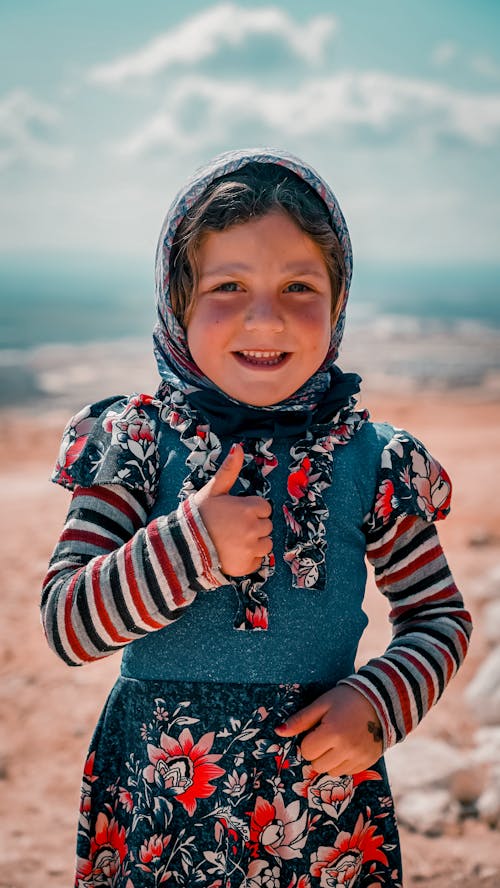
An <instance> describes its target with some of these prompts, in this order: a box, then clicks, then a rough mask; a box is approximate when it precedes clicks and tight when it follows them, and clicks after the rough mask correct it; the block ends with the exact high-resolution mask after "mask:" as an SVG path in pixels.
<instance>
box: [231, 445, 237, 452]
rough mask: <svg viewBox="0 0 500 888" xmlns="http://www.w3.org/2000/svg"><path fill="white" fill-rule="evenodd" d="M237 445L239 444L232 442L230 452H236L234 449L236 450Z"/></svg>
mask: <svg viewBox="0 0 500 888" xmlns="http://www.w3.org/2000/svg"><path fill="white" fill-rule="evenodd" d="M237 446H238V445H237V444H231V449H230V450H229V453H234V451H235V450H236V448H237Z"/></svg>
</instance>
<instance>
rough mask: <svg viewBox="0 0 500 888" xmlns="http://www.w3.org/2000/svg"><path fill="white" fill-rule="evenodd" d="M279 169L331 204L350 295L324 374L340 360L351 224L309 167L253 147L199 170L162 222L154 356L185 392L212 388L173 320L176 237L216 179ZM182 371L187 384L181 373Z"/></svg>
mask: <svg viewBox="0 0 500 888" xmlns="http://www.w3.org/2000/svg"><path fill="white" fill-rule="evenodd" d="M251 162H254V163H262V164H275V165H276V166H283V167H285V168H286V169H287V170H290V171H291V172H292V173H295V175H297V176H298V177H299V178H300V179H302V180H303V181H304V182H306V183H307V184H308V185H309V186H310V187H311V188H312V189H313V191H315V192H316V194H318V195H319V197H320V198H321V200H322V201H323V203H324V204H325V205H326V207H327V209H328V211H329V214H330V219H331V223H332V228H333V230H334V232H335V234H336V235H337V237H338V239H339V242H340V245H341V248H342V252H343V258H344V265H345V292H344V297H343V303H342V307H341V310H340V313H339V316H338V319H337V322H336V325H335V328H334V329H333V330H332V337H331V342H330V349H329V352H328V355H327V357H326V359H325V362H324V363H323V366H322V368H321V369H322V370H323V371H324V370H327V369H328V368H329V367H331V366H332V365H333V363H334V361H335V360H336V358H337V355H338V349H339V346H340V342H341V340H342V334H343V330H344V323H345V309H346V303H347V299H348V296H349V286H350V281H351V274H352V249H351V240H350V237H349V231H348V229H347V225H346V222H345V219H344V216H343V214H342V211H341V209H340V206H339V204H338V201H337V199H336V197H335V195H334V193H333V192H332V190H331V188H330V187H329V186H328V185H327V183H326V182H325V181H324V180H323V179H322V178H321V176H320V175H319V174H318V173H317V172H316V171H315V170H314V169H313V168H312V167H311V166H309V164H306V163H304V162H303V161H302V160H300V158H298V157H295V156H294V155H293V154H290V153H288V152H286V151H281V150H279V149H273V148H250V149H246V150H239V151H228V152H225V153H224V154H220V155H218V156H217V157H215V158H214V159H213V160H212V161H211V162H210V163H209V164H206V165H205V166H202V167H200V168H199V169H198V170H196V172H195V173H194V175H193V176H192V177H191V179H189V181H188V182H187V183H186V185H185V186H184V188H182V189H181V190H180V191H179V192H178V194H177V196H176V197H175V198H174V200H173V202H172V204H171V207H170V209H169V211H168V213H167V215H166V217H165V220H164V222H163V225H162V228H161V232H160V237H159V241H158V247H157V251H156V304H157V311H158V320H157V323H156V326H155V329H154V334H153V338H154V343H155V355H156V360H157V364H158V370H159V373H160V376H161V377H162V378H163V379H164V380H166V381H167V382H170V383H173V384H175V385H177V386H179V383H180V384H181V387H182V388H183V389H186V388H187V387H190V386H194V387H195V388H196V387H198V386H199V385H200V384H201V385H202V386H203V387H207V386H208V387H209V388H210V387H213V384H212V383H210V381H209V380H207V379H205V378H204V377H203V375H202V374H201V372H200V370H199V369H198V367H197V366H196V365H195V364H194V363H193V362H192V360H191V359H190V355H189V349H188V347H187V341H186V335H185V331H184V330H183V328H182V326H181V325H180V323H179V321H178V320H177V318H176V317H175V315H174V312H173V310H172V306H171V302H170V292H169V280H170V253H171V250H172V244H173V242H174V238H175V235H176V232H177V229H178V228H179V225H180V224H181V222H182V220H183V219H184V217H185V216H186V214H187V213H188V211H189V210H190V208H191V207H192V206H193V204H194V203H195V202H196V201H197V200H198V199H199V198H200V197H201V196H202V194H203V193H204V192H205V191H206V189H207V188H208V186H209V185H210V184H211V183H212V182H213V181H214V180H215V179H219V178H221V177H222V176H226V175H228V174H229V173H233V172H235V171H237V170H239V169H241V168H242V167H244V166H246V165H247V164H248V163H251ZM180 368H182V379H179V369H180Z"/></svg>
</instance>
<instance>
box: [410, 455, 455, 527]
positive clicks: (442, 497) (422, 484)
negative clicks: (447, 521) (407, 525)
mask: <svg viewBox="0 0 500 888" xmlns="http://www.w3.org/2000/svg"><path fill="white" fill-rule="evenodd" d="M411 456H412V468H413V471H414V473H415V474H414V476H413V478H412V485H413V487H414V488H415V490H416V491H417V494H418V498H417V503H418V505H419V507H420V508H421V509H422V512H424V513H425V514H426V515H427V516H428V517H429V519H431V520H436V519H439V518H444V517H445V516H446V515H447V514H448V512H449V509H450V500H451V481H450V478H449V475H448V473H447V472H446V471H445V469H443V467H442V466H440V465H439V463H438V462H437V461H436V460H435V459H432V457H430V458H429V457H428V458H427V459H426V458H425V457H424V456H423V454H422V453H419V452H418V450H412V454H411Z"/></svg>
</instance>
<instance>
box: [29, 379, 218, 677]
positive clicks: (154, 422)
mask: <svg viewBox="0 0 500 888" xmlns="http://www.w3.org/2000/svg"><path fill="white" fill-rule="evenodd" d="M158 423H159V416H158V409H157V405H156V404H155V402H154V399H153V398H151V397H150V396H146V395H136V396H133V397H132V398H120V399H118V400H117V399H113V398H112V399H109V400H107V401H101V402H99V403H98V404H94V405H90V406H88V407H85V408H84V409H83V410H82V411H80V413H78V414H77V415H76V416H75V417H73V419H72V420H70V422H69V423H68V425H67V426H66V429H65V431H64V434H63V440H62V445H61V450H60V453H59V457H58V461H57V464H56V467H55V470H54V474H53V480H54V481H55V482H56V483H58V484H62V485H63V486H64V487H67V488H69V489H70V490H73V491H74V493H73V499H72V502H71V505H70V509H69V512H68V515H67V518H66V522H65V525H64V528H63V531H62V533H61V536H60V538H59V540H58V542H57V545H56V547H55V550H54V553H53V555H52V558H51V561H50V564H49V569H48V573H47V576H46V578H45V580H44V584H43V589H42V600H41V615H42V623H43V627H44V631H45V634H46V637H47V641H48V643H49V645H50V647H51V648H52V649H53V650H54V651H55V653H57V654H58V655H59V656H60V657H61V659H63V660H64V661H65V662H66V663H68V665H71V666H77V665H82V664H83V663H86V662H89V661H92V660H96V659H99V658H101V657H104V656H107V655H108V654H111V653H113V652H114V651H116V650H117V649H119V648H122V647H123V646H124V645H126V644H128V643H129V642H131V641H133V640H134V639H136V638H140V637H142V636H143V635H145V634H146V633H148V632H152V631H155V630H157V629H161V628H163V627H165V626H167V625H169V624H170V623H172V622H173V621H175V620H176V619H178V618H179V617H180V616H181V614H182V612H183V611H184V610H185V608H186V607H188V606H189V605H190V604H191V603H192V602H193V600H194V599H195V597H196V595H197V594H198V592H200V591H202V590H208V589H214V588H217V587H218V586H220V585H222V584H224V583H225V582H227V581H226V579H225V577H224V576H223V574H221V573H220V572H219V569H218V563H217V562H218V559H217V552H216V550H215V547H214V546H213V543H212V541H211V539H210V537H209V535H208V532H207V530H206V528H205V526H204V524H203V521H202V519H201V516H200V514H199V512H198V510H197V508H196V504H195V503H194V502H193V500H192V497H188V498H187V499H186V500H184V501H183V502H182V503H181V504H180V505H179V507H178V508H177V510H176V511H174V512H172V513H171V514H169V515H161V516H159V517H158V518H156V519H154V520H152V521H150V522H148V511H149V509H150V508H151V505H152V504H153V502H154V500H155V496H156V490H157V485H158V478H159V472H160V459H159V453H158V446H157V426H158Z"/></svg>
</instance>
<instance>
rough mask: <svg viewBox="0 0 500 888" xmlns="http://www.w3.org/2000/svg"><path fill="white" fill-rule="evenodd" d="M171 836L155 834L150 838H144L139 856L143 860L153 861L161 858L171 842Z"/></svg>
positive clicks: (146, 861) (145, 861) (144, 861)
mask: <svg viewBox="0 0 500 888" xmlns="http://www.w3.org/2000/svg"><path fill="white" fill-rule="evenodd" d="M170 838H171V836H164V837H163V838H162V837H161V836H158V835H156V834H155V835H154V836H151V837H150V838H149V839H144V842H143V843H142V845H141V847H140V848H139V857H140V858H141V860H142V862H143V863H151V861H152V860H159V859H160V857H161V855H162V854H163V852H164V850H165V848H166V847H167V845H168V844H169V842H170Z"/></svg>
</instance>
